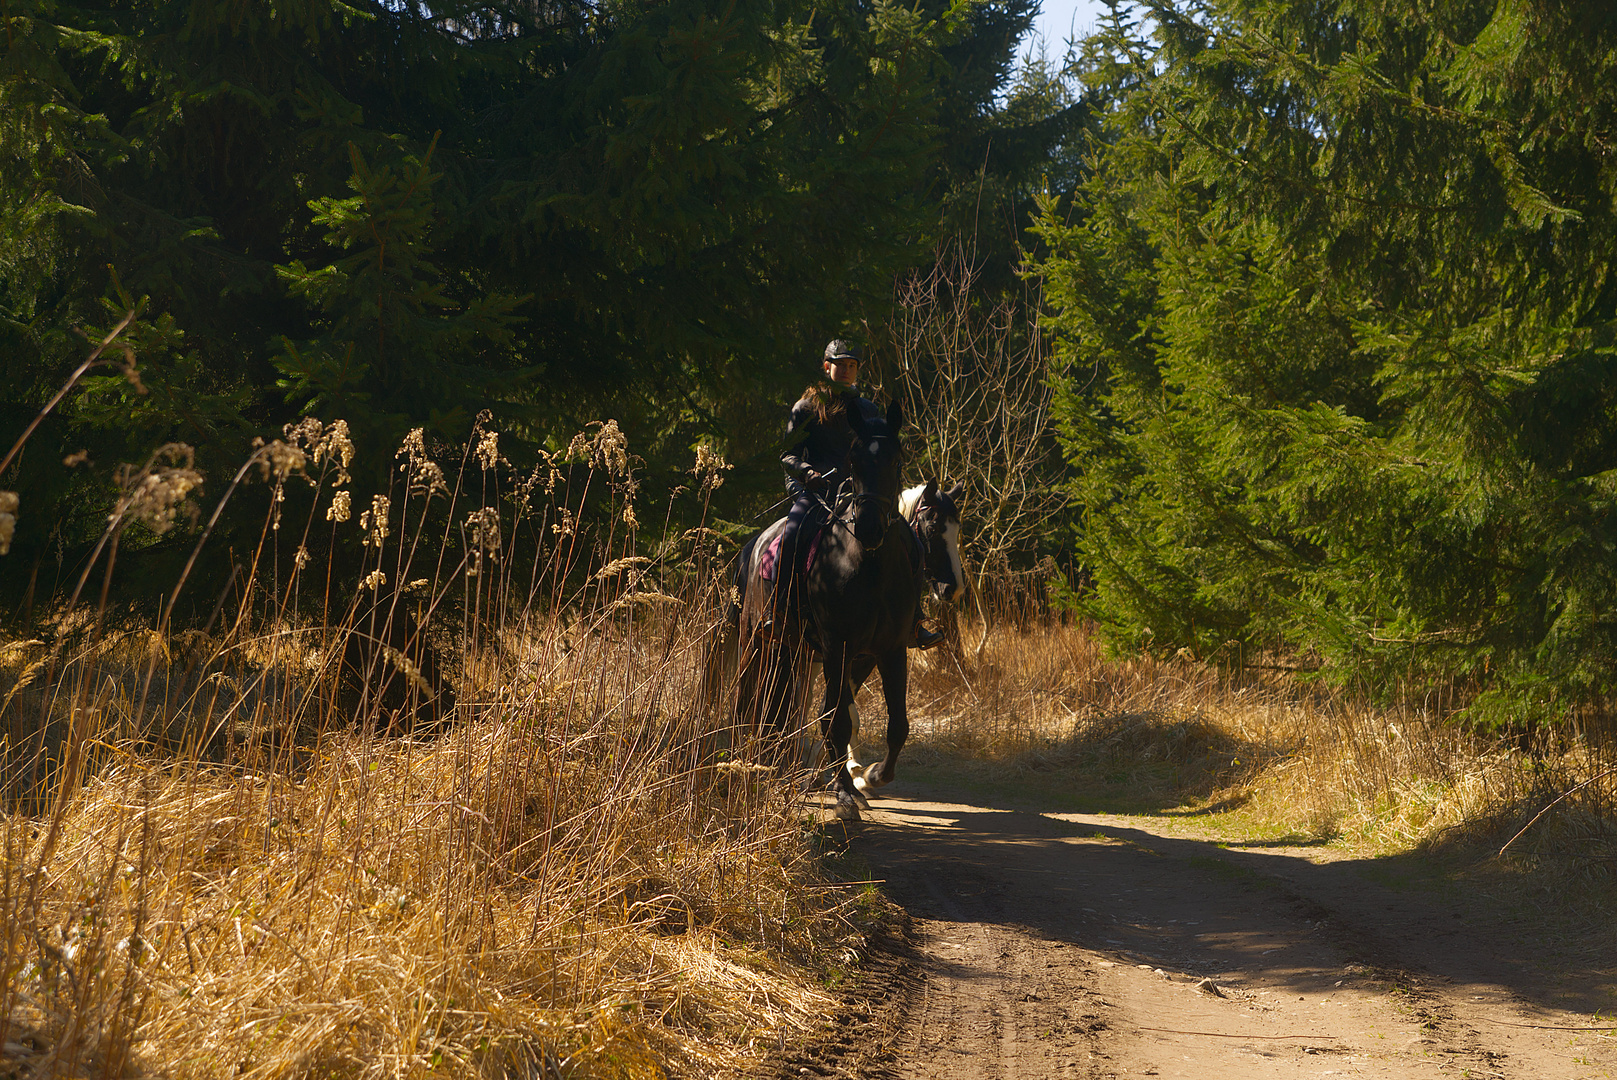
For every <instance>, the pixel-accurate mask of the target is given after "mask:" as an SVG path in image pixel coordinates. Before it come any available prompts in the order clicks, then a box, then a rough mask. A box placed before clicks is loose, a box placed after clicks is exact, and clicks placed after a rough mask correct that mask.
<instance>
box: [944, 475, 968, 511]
mask: <svg viewBox="0 0 1617 1080" xmlns="http://www.w3.org/2000/svg"><path fill="white" fill-rule="evenodd" d="M944 494H945V495H947V496H949V501H950V502H952V503H954V504H955V505H956V506H959V505H960V500H961V499H963V498H965V496H966V482H965V481H964V480H956V481H955V485H954V487H952V488H950V489H949V490H948V491H946V492H944Z"/></svg>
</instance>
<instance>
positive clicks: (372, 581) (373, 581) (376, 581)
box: [359, 570, 387, 590]
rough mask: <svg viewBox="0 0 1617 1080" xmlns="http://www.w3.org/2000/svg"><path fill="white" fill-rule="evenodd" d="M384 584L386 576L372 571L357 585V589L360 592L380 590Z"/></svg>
mask: <svg viewBox="0 0 1617 1080" xmlns="http://www.w3.org/2000/svg"><path fill="white" fill-rule="evenodd" d="M386 584H387V575H386V574H384V573H382V572H381V571H380V570H372V571H371V572H370V573H368V574H366V575H365V580H364V581H361V582H360V583H359V587H360V589H361V590H364V589H380V588H381V587H382V586H383V585H386Z"/></svg>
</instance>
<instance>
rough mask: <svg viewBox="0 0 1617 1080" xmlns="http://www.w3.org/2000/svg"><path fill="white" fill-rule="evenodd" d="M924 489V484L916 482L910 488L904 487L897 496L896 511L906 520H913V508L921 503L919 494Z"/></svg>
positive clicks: (923, 491)
mask: <svg viewBox="0 0 1617 1080" xmlns="http://www.w3.org/2000/svg"><path fill="white" fill-rule="evenodd" d="M925 491H926V485H925V484H916V485H915V486H914V487H912V488H905V489H904V490H903V491H902V492H900V493H899V496H898V512H899V513H900V514H902V515H903V516H904V520H906V521H914V520H915V508H916V507H917V506H919V505H920V503H921V496H922V494H924V493H925Z"/></svg>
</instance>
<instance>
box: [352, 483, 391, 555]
mask: <svg viewBox="0 0 1617 1080" xmlns="http://www.w3.org/2000/svg"><path fill="white" fill-rule="evenodd" d="M392 509H393V500H392V499H389V498H388V497H387V496H386V495H372V496H371V508H370V509H369V510H367V511H365V512H364V513H363V514H361V515H359V527H360V528H362V529H364V530H365V541H364V543H365V546H366V547H378V548H379V547H381V546H382V541H384V540H386V539H387V535H388V527H387V515H388V512H389V511H390V510H392Z"/></svg>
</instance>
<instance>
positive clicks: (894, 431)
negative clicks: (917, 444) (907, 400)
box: [843, 394, 904, 548]
mask: <svg viewBox="0 0 1617 1080" xmlns="http://www.w3.org/2000/svg"><path fill="white" fill-rule="evenodd" d="M843 406H844V407H845V408H846V409H847V414H848V426H849V427H851V428H852V429H853V445H852V446H850V447H849V448H848V467H847V473H848V477H849V478H850V479H851V480H852V481H853V504H852V507H851V511H850V513H851V516H852V519H853V535H854V539H855V540H858V541H859V543H860V544H861V545H862V546H864V547H867V548H874V547H877V546H879V545H880V544H881V542H882V539H883V538H884V537H885V536H886V535H887V528H888V526H889V525H891V524H892V523H893V522H894V521H896V520H897V519H898V490H899V485H900V480H899V477H900V476H901V475H902V474H903V471H904V447H903V445H902V444H901V443H900V442H899V439H898V432H899V429H901V428H902V427H903V426H904V409H903V407H902V406H900V405H899V403H898V402H896V401H895V402H893V403H892V404H891V405H889V406H888V407H887V416H886V417H885V419H876V420H868V421H867V420H866V419H865V418H864V416H863V415H862V414H861V413H860V411H859V405H858V399H856V398H855V397H854V396H853V395H852V394H849V395H848V396H847V397H846V398H844V399H843Z"/></svg>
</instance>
